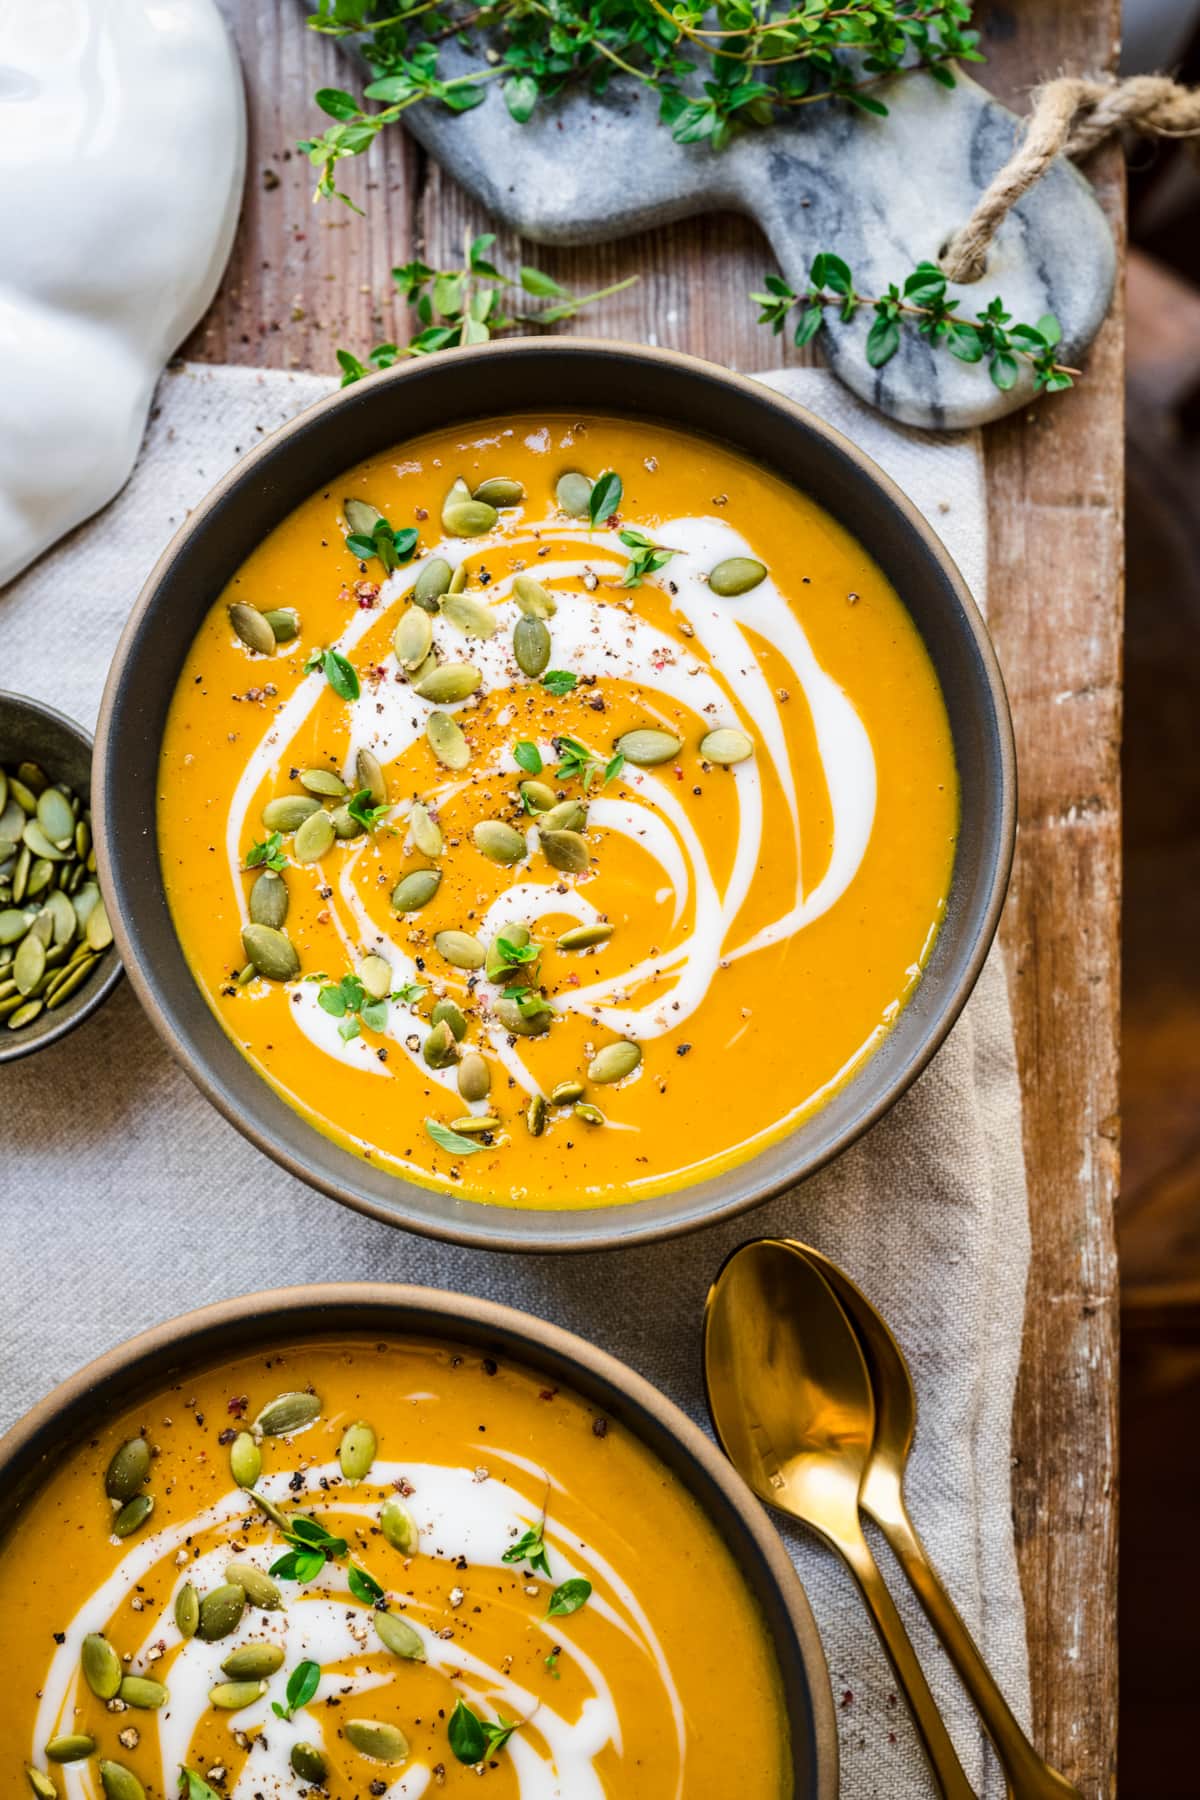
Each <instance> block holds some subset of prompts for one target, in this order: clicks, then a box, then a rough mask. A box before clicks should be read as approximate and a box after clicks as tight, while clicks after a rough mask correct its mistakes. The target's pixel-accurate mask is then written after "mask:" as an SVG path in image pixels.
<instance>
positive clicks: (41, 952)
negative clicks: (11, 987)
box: [12, 929, 46, 997]
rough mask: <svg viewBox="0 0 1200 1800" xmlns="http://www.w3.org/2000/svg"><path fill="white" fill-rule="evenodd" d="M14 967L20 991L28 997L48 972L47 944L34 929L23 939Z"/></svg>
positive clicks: (15, 979) (14, 974)
mask: <svg viewBox="0 0 1200 1800" xmlns="http://www.w3.org/2000/svg"><path fill="white" fill-rule="evenodd" d="M12 969H13V980H14V981H15V982H16V984H17V989H18V991H19V992H20V993H22V994H24V995H25V996H26V997H28V996H29V995H30V994H32V992H33V990H34V988H35V987H36V986H37V984H38V982H39V981H40V980H41V979H42V976H43V975H44V974H45V972H46V950H45V946H44V944H43V943H42V941H41V939H40V938H39V937H37V936H35V934H34V932H33V931H32V929H31V930H30V931H29V932H28V934H27V935H26V937H25V938H24V939H23V940H22V943H21V947H20V949H19V950H18V951H17V954H16V957H15V958H14V961H13V966H12Z"/></svg>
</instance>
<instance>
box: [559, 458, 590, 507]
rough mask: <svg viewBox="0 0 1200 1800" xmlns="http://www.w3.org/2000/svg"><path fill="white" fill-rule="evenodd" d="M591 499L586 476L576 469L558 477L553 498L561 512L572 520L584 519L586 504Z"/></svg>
mask: <svg viewBox="0 0 1200 1800" xmlns="http://www.w3.org/2000/svg"><path fill="white" fill-rule="evenodd" d="M591 497H592V484H591V482H590V481H589V480H588V478H587V476H586V475H581V474H580V473H579V471H578V470H577V469H568V470H567V473H566V474H565V475H560V476H559V478H558V481H557V482H556V483H555V487H554V498H555V499H556V500H557V501H558V504H559V506H560V507H561V508H562V510H563V511H564V512H565V513H567V514H569V516H570V517H571V518H572V519H586V518H587V516H588V502H589V500H590V499H591Z"/></svg>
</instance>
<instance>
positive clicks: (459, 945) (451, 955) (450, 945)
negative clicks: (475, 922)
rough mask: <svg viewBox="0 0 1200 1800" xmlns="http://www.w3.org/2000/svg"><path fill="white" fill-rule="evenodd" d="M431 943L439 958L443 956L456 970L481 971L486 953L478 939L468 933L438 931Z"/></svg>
mask: <svg viewBox="0 0 1200 1800" xmlns="http://www.w3.org/2000/svg"><path fill="white" fill-rule="evenodd" d="M433 941H434V944H435V945H436V947H437V951H438V954H439V956H444V957H445V959H446V961H447V962H448V963H452V964H453V965H454V967H455V968H456V969H482V967H483V964H484V959H485V957H486V954H487V953H486V951H485V950H484V947H483V945H482V944H481V943H480V941H479V939H478V938H477V937H472V936H471V934H470V932H469V931H438V932H435V933H434V939H433Z"/></svg>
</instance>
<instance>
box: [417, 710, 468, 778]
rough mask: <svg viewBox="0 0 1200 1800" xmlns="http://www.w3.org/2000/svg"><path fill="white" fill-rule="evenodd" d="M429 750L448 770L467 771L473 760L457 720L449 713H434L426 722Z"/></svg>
mask: <svg viewBox="0 0 1200 1800" xmlns="http://www.w3.org/2000/svg"><path fill="white" fill-rule="evenodd" d="M425 736H426V737H427V739H428V740H429V748H430V749H431V750H432V751H433V754H434V755H435V756H436V758H437V760H438V761H439V762H440V763H441V764H442V766H443V768H446V769H455V770H459V769H465V768H466V766H467V764H468V763H469V762H470V760H471V747H470V745H469V744H468V743H467V740H466V738H465V737H464V736H463V733H462V729H461V727H460V726H459V724H458V721H457V720H456V719H453V718H451V716H450V714H449V713H444V712H432V713H430V715H429V717H428V719H427V720H426V721H425Z"/></svg>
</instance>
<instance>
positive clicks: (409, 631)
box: [392, 606, 433, 670]
mask: <svg viewBox="0 0 1200 1800" xmlns="http://www.w3.org/2000/svg"><path fill="white" fill-rule="evenodd" d="M432 648H433V621H432V619H431V618H430V616H429V614H428V613H427V612H426V611H425V610H424V609H423V608H422V607H420V606H406V607H405V609H404V611H403V612H402V613H401V614H400V618H399V620H398V622H397V625H396V629H395V631H394V632H393V633H392V649H393V651H394V652H395V655H396V661H397V662H398V663H399V664H400V667H401V668H402V669H409V670H413V669H419V668H420V666H421V664H422V663H423V662H424V661H425V658H426V657H427V656H428V655H429V652H430V650H431V649H432Z"/></svg>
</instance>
